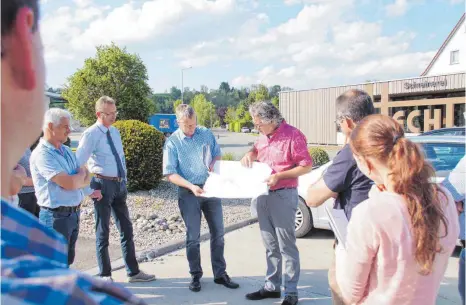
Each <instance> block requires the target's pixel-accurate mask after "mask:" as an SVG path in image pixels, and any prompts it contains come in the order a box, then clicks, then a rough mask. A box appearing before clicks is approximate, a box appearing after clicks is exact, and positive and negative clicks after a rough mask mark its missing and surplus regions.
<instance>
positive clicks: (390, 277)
mask: <svg viewBox="0 0 466 305" xmlns="http://www.w3.org/2000/svg"><path fill="white" fill-rule="evenodd" d="M350 145H351V150H352V151H353V154H354V157H355V159H356V162H357V165H358V168H359V169H360V170H361V172H363V173H364V174H365V175H366V176H367V177H369V178H370V179H371V180H373V181H374V182H375V183H376V186H374V187H373V188H372V190H371V192H370V195H369V199H367V200H365V201H364V202H361V203H360V204H359V205H358V206H357V207H355V208H354V209H353V213H352V217H351V220H350V221H349V224H348V231H347V237H346V243H345V244H344V245H343V244H339V245H338V246H337V250H336V280H337V283H338V286H339V288H340V291H341V296H342V298H343V300H344V302H345V303H346V304H371V305H372V304H386V305H403V304H406V305H408V304H409V305H434V304H435V302H436V298H437V294H438V290H439V288H440V283H441V281H442V279H443V276H444V273H445V270H446V268H447V265H448V260H449V258H450V255H451V253H452V251H453V249H454V248H455V244H456V240H457V237H458V233H459V225H458V214H457V211H456V206H455V201H454V199H453V197H452V196H451V194H450V192H449V191H448V190H447V189H445V188H444V187H443V186H441V185H437V184H435V183H431V179H432V178H433V177H434V175H435V171H434V169H433V168H432V167H431V165H430V164H429V163H428V162H427V161H426V160H425V159H424V154H423V153H422V151H421V149H420V148H419V147H418V146H417V145H416V144H414V143H413V142H411V141H410V140H408V139H406V138H405V137H404V131H403V128H402V127H401V126H400V125H399V124H398V123H397V122H396V121H395V120H394V119H393V118H391V117H388V116H385V115H372V116H369V117H367V118H365V119H364V120H362V121H361V122H360V123H359V124H358V126H357V127H356V128H355V130H354V131H353V132H352V134H351V139H350Z"/></svg>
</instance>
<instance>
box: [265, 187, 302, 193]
mask: <svg viewBox="0 0 466 305" xmlns="http://www.w3.org/2000/svg"><path fill="white" fill-rule="evenodd" d="M294 189H296V188H295V187H282V188H279V189H276V190H269V193H273V192H278V191H282V190H294Z"/></svg>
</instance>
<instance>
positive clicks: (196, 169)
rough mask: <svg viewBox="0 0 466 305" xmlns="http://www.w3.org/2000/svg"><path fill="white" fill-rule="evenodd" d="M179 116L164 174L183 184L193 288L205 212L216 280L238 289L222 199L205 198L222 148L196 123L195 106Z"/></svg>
mask: <svg viewBox="0 0 466 305" xmlns="http://www.w3.org/2000/svg"><path fill="white" fill-rule="evenodd" d="M176 118H177V122H178V125H179V129H178V130H177V131H175V132H174V133H173V134H172V135H171V136H170V137H169V138H168V139H167V141H166V142H165V147H164V151H163V174H164V176H166V177H167V178H168V180H169V181H170V182H171V183H174V184H176V185H178V186H179V193H178V206H179V208H180V211H181V216H182V217H183V220H184V223H185V225H186V254H187V257H188V262H189V269H190V270H189V271H190V273H191V277H192V280H191V283H190V285H189V289H190V290H191V291H194V292H198V291H200V290H201V283H200V279H201V277H202V275H203V272H202V267H201V253H200V244H199V242H200V240H199V239H200V230H201V216H202V215H201V214H202V213H204V217H205V219H206V220H207V223H208V224H209V231H210V251H211V260H212V269H213V272H214V282H215V283H217V284H220V285H224V286H225V287H227V288H231V289H235V288H238V287H239V285H238V284H237V283H235V282H233V281H232V280H231V279H230V277H229V276H228V274H227V272H226V263H225V258H224V255H223V253H224V247H225V242H224V238H223V235H224V226H223V212H222V203H221V201H220V199H219V198H203V197H201V196H202V193H203V192H204V191H203V190H202V188H203V186H204V184H205V182H206V180H207V177H208V176H209V171H210V170H212V168H213V166H214V164H215V161H216V160H219V159H220V158H221V154H220V147H219V146H218V144H217V141H216V140H215V137H214V135H213V134H212V132H211V131H210V130H209V129H207V128H205V127H197V126H196V114H195V112H194V109H193V108H192V107H191V106H189V105H186V104H181V105H179V106H178V107H177V108H176Z"/></svg>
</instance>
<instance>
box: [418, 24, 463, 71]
mask: <svg viewBox="0 0 466 305" xmlns="http://www.w3.org/2000/svg"><path fill="white" fill-rule="evenodd" d="M454 50H459V51H460V52H459V58H460V60H459V64H454V65H450V52H451V51H454ZM464 71H466V25H465V22H464V20H463V23H462V24H461V26H460V28H459V29H458V30H457V31H456V33H455V34H454V35H453V37H452V38H451V39H450V41H449V43H448V44H447V45H446V47H445V49H444V50H443V52H442V53H441V54H440V56H439V57H438V58H437V60H436V61H435V63H434V65H433V66H432V67H431V68H430V70H429V71H428V72H427V74H426V75H439V74H449V73H458V72H464Z"/></svg>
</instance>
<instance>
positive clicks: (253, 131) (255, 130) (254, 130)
mask: <svg viewBox="0 0 466 305" xmlns="http://www.w3.org/2000/svg"><path fill="white" fill-rule="evenodd" d="M251 132H252V133H259V130H257V129H255V128H254V129H253V130H251Z"/></svg>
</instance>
